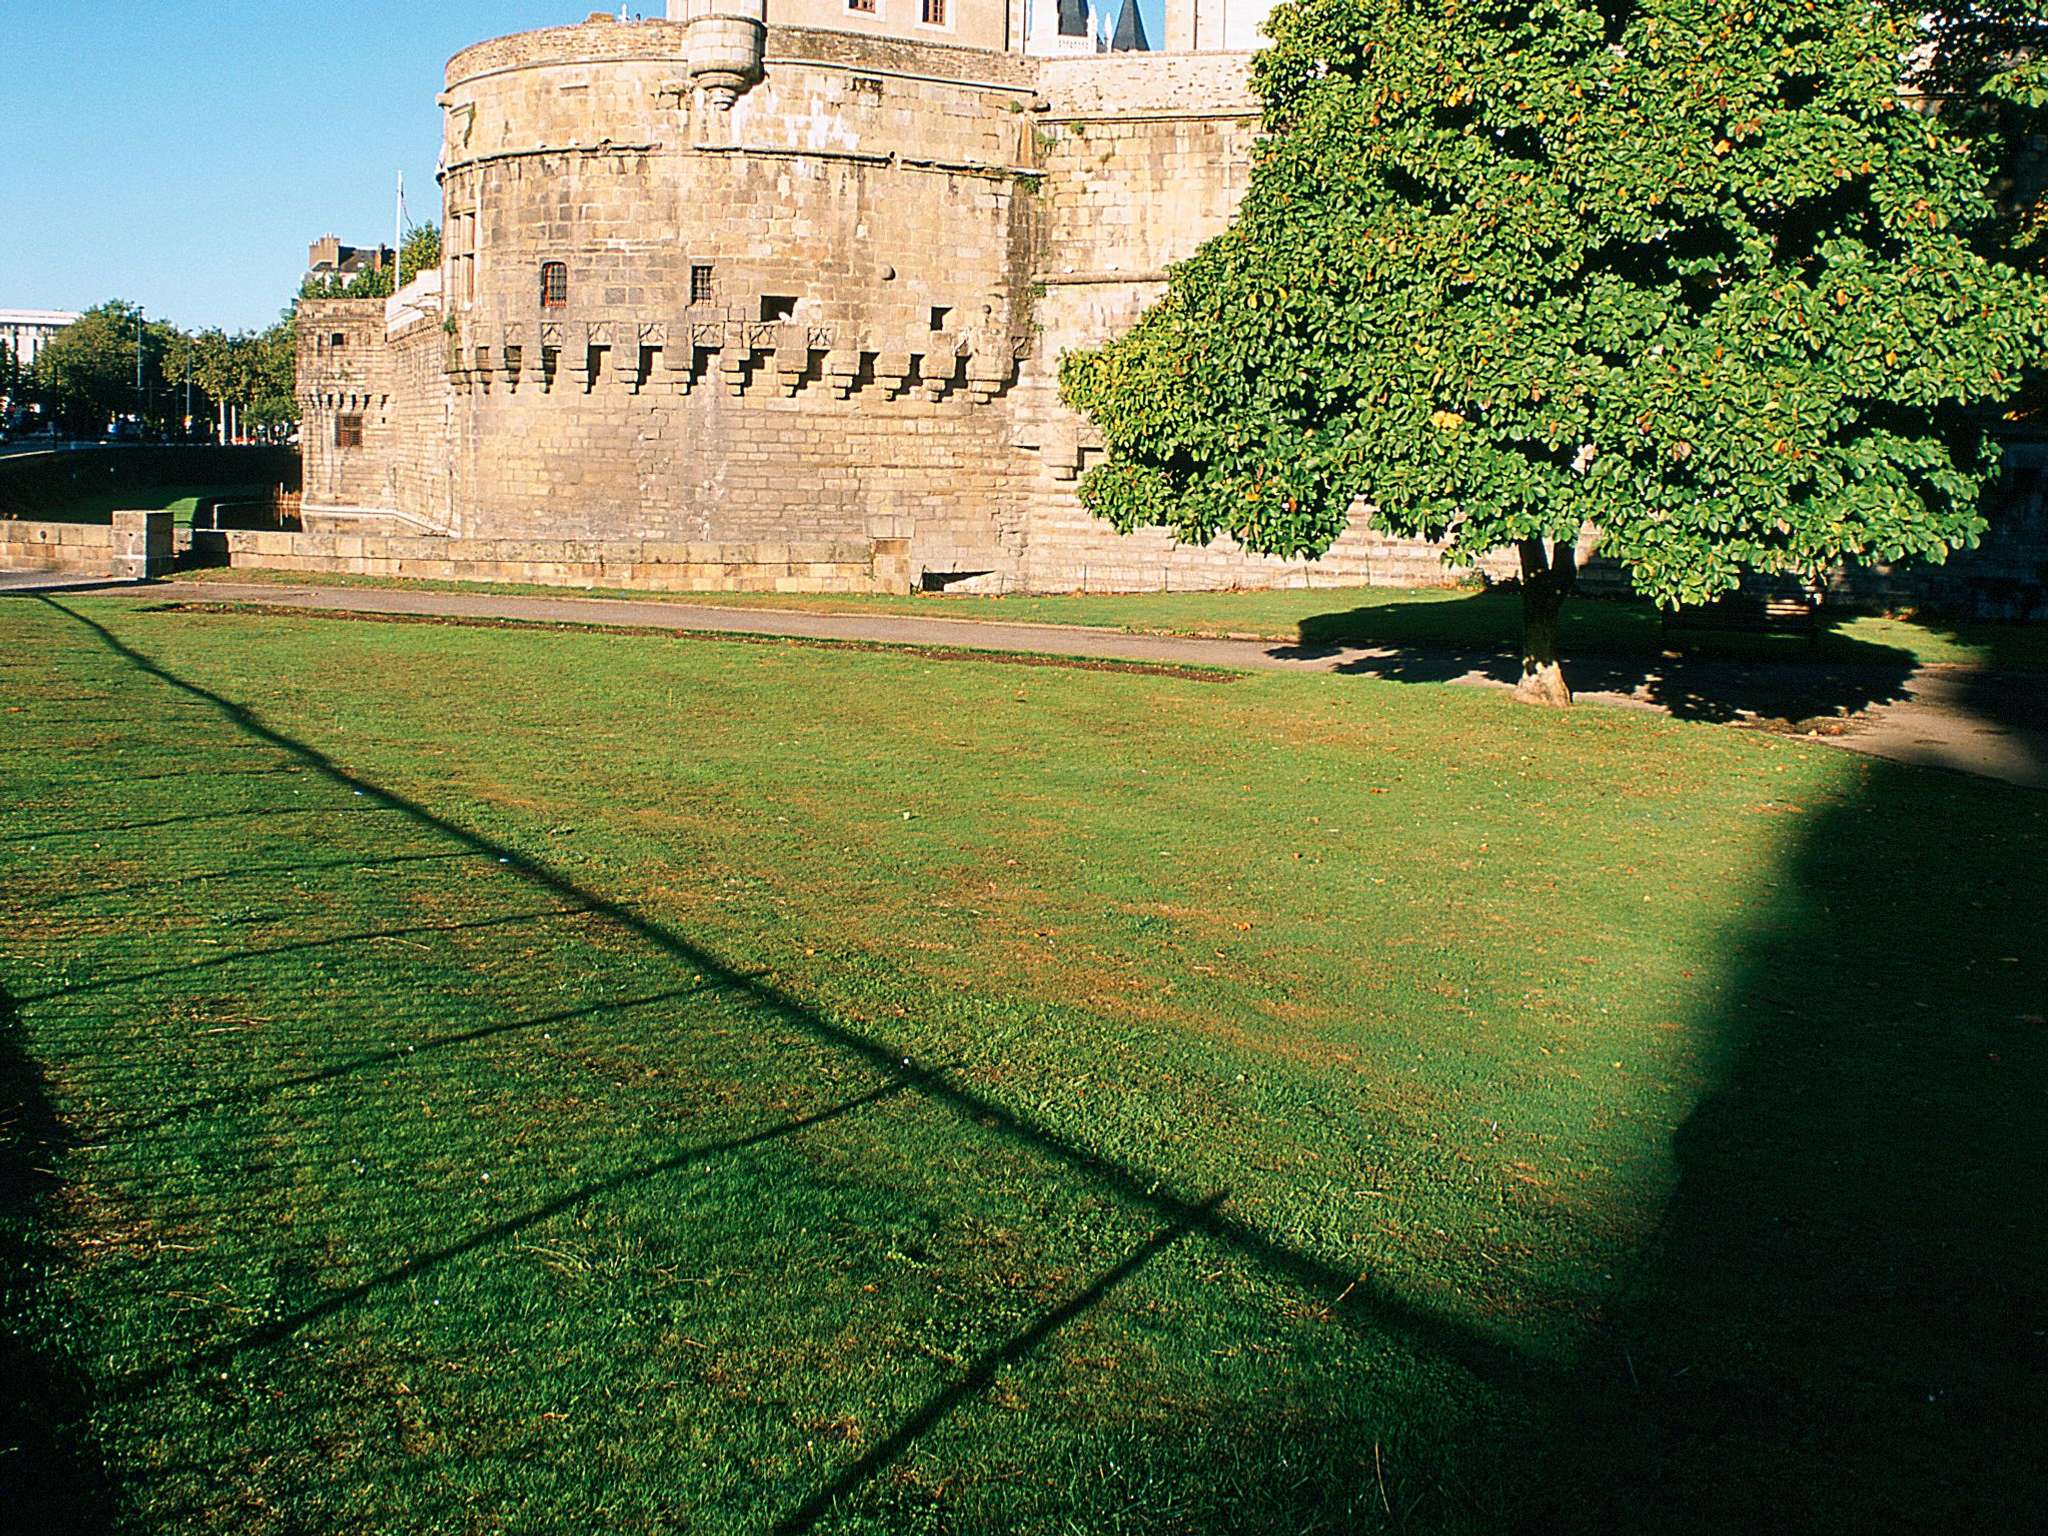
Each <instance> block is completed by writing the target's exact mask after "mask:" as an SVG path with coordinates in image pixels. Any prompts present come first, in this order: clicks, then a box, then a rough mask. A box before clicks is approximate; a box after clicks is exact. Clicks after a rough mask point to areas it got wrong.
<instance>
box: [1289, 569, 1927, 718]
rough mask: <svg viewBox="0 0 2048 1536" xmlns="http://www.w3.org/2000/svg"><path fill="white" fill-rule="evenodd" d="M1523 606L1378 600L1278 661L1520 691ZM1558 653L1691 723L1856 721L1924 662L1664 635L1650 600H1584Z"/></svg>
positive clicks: (1309, 636) (1312, 633)
mask: <svg viewBox="0 0 2048 1536" xmlns="http://www.w3.org/2000/svg"><path fill="white" fill-rule="evenodd" d="M1520 623H1521V599H1520V596H1519V594H1518V593H1517V592H1515V590H1514V589H1513V588H1512V587H1509V588H1497V589H1492V590H1488V591H1485V592H1475V593H1472V594H1470V595H1469V596H1465V597H1459V598H1448V599H1446V600H1444V601H1442V602H1413V601H1402V602H1395V601H1384V600H1383V601H1378V602H1370V603H1365V604H1362V605H1361V606H1359V607H1356V608H1351V609H1347V610H1344V611H1342V612H1332V613H1326V614H1318V615H1316V616H1315V617H1313V618H1308V619H1304V620H1303V621H1302V622H1301V626H1300V629H1301V638H1300V640H1299V642H1298V643H1297V644H1295V645H1293V646H1289V647H1284V648H1281V649H1279V650H1276V652H1275V653H1274V654H1276V655H1280V656H1285V657H1289V658H1291V659H1297V660H1308V659H1313V658H1330V657H1339V656H1343V654H1344V653H1345V652H1346V651H1348V650H1351V649H1354V648H1360V647H1363V648H1367V649H1380V650H1384V651H1385V652H1386V653H1387V654H1383V655H1373V656H1357V657H1351V658H1348V659H1345V660H1343V661H1341V662H1340V663H1339V665H1338V667H1337V670H1338V671H1339V672H1342V673H1345V674H1347V675H1352V676H1359V677H1374V678H1382V679H1385V680H1387V681H1390V682H1403V683H1448V682H1478V681H1484V682H1493V683H1499V684H1502V685H1507V686H1512V685H1513V684H1514V683H1515V682H1516V681H1517V680H1518V678H1519V676H1520V671H1521V665H1520V656H1519V652H1518V651H1517V650H1516V646H1517V644H1518V642H1519V637H1520ZM1562 629H1563V634H1562V639H1561V646H1562V649H1563V653H1564V658H1565V675H1566V676H1567V677H1568V678H1569V679H1570V681H1571V684H1572V686H1573V688H1574V689H1576V690H1577V691H1578V692H1581V693H1586V694H1601V695H1612V696H1618V697H1621V698H1626V699H1633V700H1635V701H1638V702H1641V703H1644V704H1650V705H1653V706H1655V707H1656V708H1658V709H1662V710H1665V711H1668V712H1669V713H1670V714H1672V715H1675V716H1677V717H1678V718H1680V719H1684V720H1707V721H1718V722H1726V721H1733V720H1742V719H1755V720H1762V721H1770V722H1781V723H1792V724H1796V723H1801V722H1806V721H1812V720H1825V719H1830V718H1840V717H1844V716H1848V715H1854V714H1859V713H1861V712H1862V711H1864V710H1867V709H1870V708H1872V707H1873V706H1875V705H1879V704H1885V703H1890V702H1892V701H1894V700H1897V699H1901V698H1904V697H1905V696H1906V691H1907V684H1908V683H1909V681H1910V680H1911V678H1912V676H1913V674H1914V672H1915V671H1916V670H1917V665H1916V663H1915V660H1914V658H1913V656H1912V655H1911V654H1910V653H1909V652H1907V651H1904V650H1901V649H1899V648H1897V647H1895V646H1885V645H1874V644H1871V643H1870V642H1868V641H1863V640H1857V639H1853V638H1851V637H1849V636H1847V635H1843V634H1838V633H1834V632H1832V631H1823V632H1822V634H1821V635H1820V636H1819V637H1818V643H1817V644H1815V645H1814V646H1811V647H1809V646H1808V645H1807V644H1805V643H1804V642H1802V641H1800V640H1797V639H1792V638H1787V637H1783V636H1771V635H1749V634H1732V635H1715V636H1711V637H1707V636H1701V635H1698V634H1693V633H1681V634H1677V635H1671V634H1667V633H1666V632H1665V630H1664V628H1663V622H1662V620H1661V619H1660V617H1659V616H1658V613H1657V611H1656V610H1655V609H1654V608H1652V607H1650V606H1649V605H1647V604H1644V603H1639V602H1633V601H1623V600H1620V599H1615V598H1600V597H1577V598H1574V599H1573V600H1572V601H1571V602H1569V603H1567V604H1566V605H1565V609H1564V615H1563V619H1562Z"/></svg>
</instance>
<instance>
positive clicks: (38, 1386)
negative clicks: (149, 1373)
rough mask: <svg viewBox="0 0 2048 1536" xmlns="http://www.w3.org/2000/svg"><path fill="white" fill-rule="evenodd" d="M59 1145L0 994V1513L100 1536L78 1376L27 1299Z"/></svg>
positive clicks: (44, 1258)
mask: <svg viewBox="0 0 2048 1536" xmlns="http://www.w3.org/2000/svg"><path fill="white" fill-rule="evenodd" d="M65 1141H66V1137H65V1134H64V1129H63V1126H62V1125H61V1124H60V1123H59V1121H58V1119H57V1117H56V1115H55V1114H54V1113H53V1112H52V1110H51V1108H50V1102H49V1099H48V1097H47V1095H46V1094H45V1093H44V1090H43V1081H42V1074H41V1072H40V1071H39V1070H38V1069H37V1067H36V1065H35V1063H34V1062H33V1061H32V1060H31V1059H30V1057H29V1055H28V1052H27V1050H26V1049H25V1047H24V1045H23V1042H22V1038H21V1022H20V1018H19V1016H18V1014H17V1012H16V1009H15V1004H14V999H13V998H12V997H11V996H9V995H8V993H7V992H6V990H5V989H0V1510H5V1511H6V1512H7V1513H6V1518H7V1520H8V1521H9V1522H10V1524H11V1525H12V1528H13V1529H16V1530H21V1531H34V1532H37V1533H40V1536H69V1533H72V1532H77V1533H79V1536H86V1533H89V1532H99V1531H104V1530H106V1529H107V1528H108V1526H109V1524H110V1520H111V1516H112V1513H113V1507H114V1506H113V1496H112V1489H111V1487H110V1486H109V1484H108V1482H107V1478H106V1474H105V1469H104V1466H103V1464H102V1463H101V1460H100V1458H99V1456H98V1455H97V1454H96V1452H95V1450H94V1448H93V1445H92V1442H91V1439H90V1438H89V1434H88V1431H87V1428H86V1421H87V1412H88V1402H87V1397H86V1393H85V1389H84V1385H83V1381H82V1378H81V1377H80V1375H79V1374H78V1373H77V1372H75V1371H73V1370H71V1369H70V1368H69V1367H68V1366H67V1365H66V1364H65V1362H64V1360H63V1358H62V1355H61V1352H60V1350H58V1349H57V1348H56V1347H55V1346H54V1343H53V1341H52V1340H50V1339H49V1338H47V1337H38V1334H39V1333H40V1332H43V1331H44V1330H45V1325H46V1324H47V1318H46V1317H41V1316H39V1315H38V1314H37V1313H36V1312H35V1311H34V1310H32V1309H31V1306H30V1299H31V1291H32V1288H33V1286H34V1285H35V1283H36V1281H37V1279H38V1278H39V1277H40V1276H41V1274H42V1273H43V1272H45V1271H46V1270H47V1269H48V1268H49V1267H50V1266H51V1264H52V1263H53V1262H54V1260H53V1256H52V1255H51V1253H50V1250H49V1246H48V1243H47V1240H46V1238H45V1237H44V1235H43V1234H44V1230H45V1227H44V1224H45V1222H46V1221H47V1220H48V1219H49V1211H48V1205H49V1201H50V1197H51V1195H52V1194H53V1193H54V1192H55V1190H56V1187H57V1180H56V1177H55V1175H54V1174H53V1173H51V1171H50V1169H51V1167H52V1165H53V1164H54V1163H55V1162H56V1160H57V1158H58V1157H59V1156H60V1155H61V1154H62V1152H63V1148H64V1145H65Z"/></svg>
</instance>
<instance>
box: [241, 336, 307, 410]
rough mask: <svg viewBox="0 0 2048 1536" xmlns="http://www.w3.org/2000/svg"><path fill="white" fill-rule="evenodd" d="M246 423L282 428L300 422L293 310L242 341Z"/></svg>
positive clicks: (297, 360) (297, 346)
mask: <svg viewBox="0 0 2048 1536" xmlns="http://www.w3.org/2000/svg"><path fill="white" fill-rule="evenodd" d="M243 343H244V348H243V358H244V366H245V368H246V370H247V374H246V376H247V379H248V389H249V393H248V409H249V420H250V421H251V422H252V423H253V424H254V425H256V426H259V427H271V428H278V429H282V428H285V427H289V426H292V425H293V424H295V423H296V422H297V421H298V419H299V402H298V371H299V327H298V311H297V309H296V308H292V309H287V310H286V311H285V312H284V314H283V316H282V317H281V318H280V319H278V320H277V321H275V322H274V323H273V324H271V325H270V326H269V327H268V328H267V329H264V330H261V331H257V332H255V333H254V334H252V335H250V336H247V337H244V338H243Z"/></svg>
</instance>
